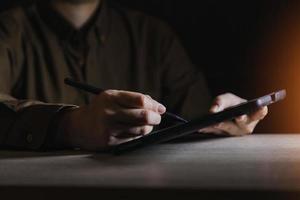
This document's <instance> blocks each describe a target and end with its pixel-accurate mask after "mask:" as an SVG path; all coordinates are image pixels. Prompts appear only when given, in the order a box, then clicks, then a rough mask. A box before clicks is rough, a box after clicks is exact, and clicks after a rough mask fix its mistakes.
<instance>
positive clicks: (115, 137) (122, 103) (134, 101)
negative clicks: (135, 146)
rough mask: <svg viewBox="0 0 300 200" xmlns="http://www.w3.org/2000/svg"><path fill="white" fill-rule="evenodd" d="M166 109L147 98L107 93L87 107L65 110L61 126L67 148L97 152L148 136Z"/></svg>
mask: <svg viewBox="0 0 300 200" xmlns="http://www.w3.org/2000/svg"><path fill="white" fill-rule="evenodd" d="M165 112H166V108H165V107H164V106H163V105H162V104H160V103H158V102H157V101H155V100H153V99H151V98H149V97H148V96H146V95H143V94H140V93H135V92H127V91H119V90H106V91H103V92H102V93H101V94H99V95H97V96H95V98H94V99H93V100H92V101H91V103H90V104H89V105H85V106H82V107H79V108H77V109H73V110H70V111H66V112H65V113H64V115H63V120H62V124H63V125H64V129H65V131H64V132H65V143H66V144H67V145H69V146H70V147H79V148H82V149H85V150H98V149H101V148H103V147H107V146H108V145H109V143H118V141H119V140H121V141H122V140H124V139H126V140H127V139H128V138H134V137H137V136H140V135H145V134H148V133H150V132H151V131H152V129H153V126H155V125H158V124H160V122H161V115H162V114H164V113H165Z"/></svg>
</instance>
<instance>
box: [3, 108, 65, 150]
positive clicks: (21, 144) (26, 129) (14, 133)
mask: <svg viewBox="0 0 300 200" xmlns="http://www.w3.org/2000/svg"><path fill="white" fill-rule="evenodd" d="M66 107H70V106H66V105H57V104H42V105H34V106H30V107H28V108H26V109H24V110H22V111H21V112H20V113H18V115H17V117H16V119H15V122H14V124H13V126H12V128H11V130H10V131H9V134H8V135H7V138H6V140H5V146H8V147H12V148H16V149H29V150H39V149H41V148H42V146H43V145H44V143H45V140H46V138H47V134H49V131H48V130H49V129H50V128H51V122H52V121H53V119H54V118H55V116H56V114H57V113H58V112H60V111H61V110H62V109H64V108H66ZM50 134H51V133H50Z"/></svg>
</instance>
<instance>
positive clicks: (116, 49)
mask: <svg viewBox="0 0 300 200" xmlns="http://www.w3.org/2000/svg"><path fill="white" fill-rule="evenodd" d="M65 77H71V78H73V79H75V80H78V81H82V82H88V83H90V84H92V85H95V86H98V87H101V88H105V89H120V90H129V91H137V92H141V93H144V94H148V95H151V96H152V97H153V98H155V99H156V100H158V101H160V102H162V103H163V104H165V105H166V106H167V108H168V110H169V111H171V112H174V113H177V114H180V115H182V116H183V117H186V118H188V119H190V118H193V117H196V116H201V115H203V114H204V113H206V112H207V110H208V107H209V103H210V99H209V93H208V90H207V88H206V84H205V81H204V78H203V76H202V74H201V73H200V72H199V71H198V70H196V69H195V67H194V66H193V65H192V63H191V62H190V59H189V58H188V56H187V55H186V53H185V51H184V49H183V47H182V46H181V44H180V43H179V41H178V38H177V37H176V35H175V34H174V33H173V32H172V31H171V30H170V29H169V28H168V27H167V26H166V25H165V24H164V23H162V22H161V21H159V20H157V19H155V18H153V17H148V16H145V15H144V14H141V13H139V12H135V11H130V10H127V9H124V8H121V7H119V6H116V5H113V4H112V3H111V2H108V1H105V0H104V1H102V4H101V6H100V7H99V9H98V11H97V12H96V13H95V15H94V16H93V17H92V18H91V20H90V21H89V23H87V24H86V25H85V26H84V27H83V28H82V29H80V30H76V29H75V28H73V27H72V25H70V24H69V23H68V22H67V21H66V20H64V19H63V18H62V17H61V16H60V15H59V14H58V13H56V12H55V11H54V10H52V9H51V7H50V6H47V5H46V3H44V2H43V5H38V4H34V5H30V6H27V7H19V8H15V9H13V10H9V11H6V12H5V13H2V14H1V15H0V102H1V104H0V147H3V148H7V147H8V148H20V149H40V148H42V147H43V146H44V144H45V143H46V142H47V140H49V138H51V137H53V136H54V135H55V134H56V133H57V129H56V128H55V126H56V123H54V121H56V120H55V119H59V114H60V112H61V111H62V110H63V109H67V108H69V107H71V106H72V105H78V106H80V105H83V104H86V103H88V102H89V100H90V98H91V95H89V94H87V93H84V92H80V91H77V90H75V89H73V88H70V87H67V86H65V85H64V83H63V80H64V78H65ZM53 145H55V144H53ZM50 147H51V145H50Z"/></svg>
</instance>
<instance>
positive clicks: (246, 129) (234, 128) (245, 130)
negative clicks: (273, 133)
mask: <svg viewBox="0 0 300 200" xmlns="http://www.w3.org/2000/svg"><path fill="white" fill-rule="evenodd" d="M254 127H255V126H253V125H252V124H251V125H245V124H236V123H234V122H231V121H228V122H224V123H220V124H218V125H216V126H215V127H214V128H217V129H220V130H222V131H224V132H226V133H228V134H229V135H231V136H242V135H246V134H250V133H252V132H253V129H254Z"/></svg>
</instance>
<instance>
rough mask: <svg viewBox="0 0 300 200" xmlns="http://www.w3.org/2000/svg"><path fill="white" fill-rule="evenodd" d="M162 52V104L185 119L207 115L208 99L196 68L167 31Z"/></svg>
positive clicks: (205, 86)
mask: <svg viewBox="0 0 300 200" xmlns="http://www.w3.org/2000/svg"><path fill="white" fill-rule="evenodd" d="M168 32H169V33H168V37H167V38H166V39H165V42H164V46H163V50H162V52H165V53H164V55H165V56H164V58H163V68H164V72H163V90H164V98H163V99H164V102H165V103H166V105H168V107H169V110H171V111H172V112H174V113H177V114H180V115H182V116H183V117H185V118H186V119H189V120H190V119H193V118H195V117H199V116H203V115H204V114H207V112H208V109H209V107H210V104H211V96H210V92H209V90H208V87H207V84H206V80H205V78H204V76H203V73H202V72H201V70H200V69H199V68H196V67H195V66H194V65H193V64H192V62H191V60H190V58H189V56H188V55H187V53H186V51H185V49H184V48H183V46H182V45H181V43H180V42H179V39H178V38H177V36H176V34H174V33H172V31H168Z"/></svg>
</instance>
